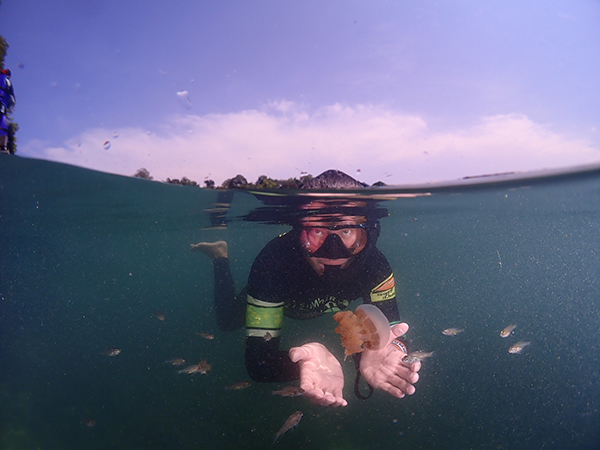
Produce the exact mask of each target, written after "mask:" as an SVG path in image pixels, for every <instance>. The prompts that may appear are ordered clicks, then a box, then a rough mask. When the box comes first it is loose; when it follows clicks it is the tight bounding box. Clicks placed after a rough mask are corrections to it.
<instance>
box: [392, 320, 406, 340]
mask: <svg viewBox="0 0 600 450" xmlns="http://www.w3.org/2000/svg"><path fill="white" fill-rule="evenodd" d="M407 331H408V324H407V323H397V324H396V325H394V326H393V327H392V328H390V335H391V336H392V338H394V337H396V336H402V335H403V334H406V332H407Z"/></svg>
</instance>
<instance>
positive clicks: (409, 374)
mask: <svg viewBox="0 0 600 450" xmlns="http://www.w3.org/2000/svg"><path fill="white" fill-rule="evenodd" d="M416 364H418V363H415V365H416ZM395 374H396V376H398V377H399V378H401V379H403V380H405V381H406V382H408V383H410V384H415V383H416V382H417V381H419V374H418V373H417V371H416V370H413V368H412V367H407V366H405V365H401V366H399V367H398V369H396V372H395Z"/></svg>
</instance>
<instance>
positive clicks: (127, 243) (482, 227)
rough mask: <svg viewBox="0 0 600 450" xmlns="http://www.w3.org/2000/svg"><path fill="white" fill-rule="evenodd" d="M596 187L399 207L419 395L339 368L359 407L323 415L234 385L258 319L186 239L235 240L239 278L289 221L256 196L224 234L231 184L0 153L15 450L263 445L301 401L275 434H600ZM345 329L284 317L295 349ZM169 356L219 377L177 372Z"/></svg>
mask: <svg viewBox="0 0 600 450" xmlns="http://www.w3.org/2000/svg"><path fill="white" fill-rule="evenodd" d="M599 193H600V175H598V174H591V175H590V174H587V175H582V176H574V177H570V178H559V179H556V180H546V181H544V182H527V181H522V182H520V183H517V184H513V185H499V186H496V187H481V188H469V189H457V190H452V189H449V190H443V189H442V190H438V191H435V192H434V193H433V195H431V196H426V197H417V198H400V199H397V200H393V201H387V202H384V205H383V206H385V207H386V208H388V210H389V213H390V215H389V217H387V218H384V219H382V220H381V225H382V232H381V236H380V238H379V243H378V246H379V248H380V249H381V250H382V251H383V252H384V254H385V255H386V256H387V257H388V259H389V261H390V263H391V264H392V267H393V268H394V272H395V274H396V280H397V288H398V301H399V307H400V312H401V315H402V317H403V319H404V320H405V321H406V322H407V323H409V324H410V326H411V329H410V330H409V333H408V336H409V338H410V339H411V340H412V344H411V345H412V346H413V347H412V348H413V349H423V350H427V351H435V357H434V358H431V359H428V360H426V361H425V362H424V364H423V368H422V369H421V372H420V375H421V379H420V380H419V382H418V383H417V385H416V387H417V392H416V393H415V395H413V396H411V397H407V398H404V399H402V400H398V399H394V398H392V397H390V396H388V395H386V394H383V393H378V392H376V393H375V394H374V395H373V397H371V398H370V399H369V400H367V401H362V400H359V399H357V398H356V397H354V394H353V393H352V382H353V380H354V367H353V364H352V363H351V362H350V361H348V362H346V363H343V367H344V371H345V375H346V386H347V387H346V389H345V391H344V394H345V398H346V399H347V400H348V402H349V405H348V406H347V407H346V408H341V409H327V408H323V407H317V406H313V405H311V404H310V402H308V401H307V400H306V399H304V398H302V397H299V398H281V397H276V396H273V395H272V394H271V391H272V390H274V389H276V388H279V387H281V385H271V384H262V385H261V384H256V383H254V384H252V385H251V386H250V387H249V388H247V389H244V390H227V389H225V387H226V386H229V385H231V384H233V383H235V382H238V381H242V380H246V379H248V377H247V375H246V372H245V368H244V361H243V354H244V332H243V330H240V331H237V332H232V333H224V332H220V331H219V330H218V329H217V325H216V320H215V315H214V309H213V304H212V288H213V280H212V263H211V261H210V260H209V259H208V258H206V257H205V256H204V255H201V254H197V253H192V252H191V251H190V249H189V244H190V243H195V242H199V241H211V240H219V239H225V240H227V241H228V243H229V245H230V257H231V267H232V271H233V274H234V277H235V279H236V283H237V285H238V289H240V288H241V287H242V286H243V285H244V283H245V279H246V277H247V275H248V272H249V269H250V265H251V264H252V261H253V259H254V257H255V256H256V255H257V254H258V252H259V251H260V250H261V248H262V247H263V246H264V245H265V244H266V243H267V242H268V241H269V240H270V239H272V238H273V237H274V236H276V235H277V234H279V233H281V232H283V231H285V230H286V229H287V228H286V227H284V226H274V225H264V224H258V223H249V222H245V221H242V220H239V219H236V218H237V217H239V216H240V215H243V214H246V213H248V212H249V211H250V210H252V209H253V208H256V207H259V206H261V203H260V202H259V201H258V200H257V199H256V198H255V197H253V196H252V195H250V194H247V193H241V192H236V193H235V194H234V196H233V201H232V204H231V208H230V209H229V211H228V213H227V217H228V219H229V220H230V222H229V223H228V226H227V229H226V230H214V229H213V230H209V229H206V228H208V227H210V226H211V223H210V220H209V213H208V212H207V211H205V210H207V209H210V208H213V207H214V204H215V202H217V201H218V197H217V196H218V193H217V192H216V191H211V190H205V189H198V188H191V187H181V186H173V185H166V184H161V183H154V182H149V181H145V180H138V179H133V178H124V177H119V176H113V175H107V174H102V173H97V172H93V171H89V170H84V169H79V168H74V167H70V166H65V165H59V164H54V163H48V162H43V161H36V160H27V159H23V158H18V157H9V156H6V157H5V156H4V155H0V449H2V450H3V449H11V450H12V449H15V450H16V449H35V448H40V449H81V448H85V449H197V448H203V449H223V448H236V449H262V448H267V447H270V446H271V444H272V441H273V436H274V434H275V432H276V431H277V430H278V429H279V428H280V426H281V425H282V424H283V422H284V421H285V419H286V418H287V417H288V416H289V415H290V414H291V413H292V412H294V411H296V410H301V411H303V412H304V418H303V419H302V422H301V423H300V425H299V427H298V428H297V429H295V430H293V431H290V432H288V433H287V434H285V435H284V436H283V437H282V438H281V439H280V441H279V443H278V444H276V446H278V447H280V448H289V449H308V448H310V449H366V448H369V449H386V450H388V449H392V448H394V449H431V448H443V449H444V450H451V449H469V448H472V449H511V450H514V449H559V448H560V449H564V448H569V449H597V448H600V289H599V282H600V264H599V262H600V261H599V254H600V202H599V199H600V197H599ZM355 306H356V305H353V306H352V308H353V309H354V307H355ZM157 312H161V313H163V314H164V315H165V320H164V321H161V320H159V319H158V318H157V317H156V313H157ZM512 323H516V324H517V328H516V329H515V331H514V333H513V334H512V335H511V336H510V337H508V338H506V339H502V338H501V337H500V336H499V333H500V330H502V329H503V328H504V327H505V326H507V325H509V324H512ZM335 326H336V323H335V322H334V321H333V319H332V318H331V317H330V316H326V317H321V318H319V319H315V320H311V321H301V322H298V321H291V320H289V321H288V320H287V319H286V324H285V325H284V328H285V337H284V342H283V345H284V346H285V348H289V347H290V346H292V345H297V344H302V343H305V342H308V341H311V340H319V341H321V342H324V343H326V344H327V345H328V346H329V347H330V348H331V349H332V350H333V351H335V352H336V354H337V355H340V356H342V357H343V349H342V347H341V346H340V344H339V336H338V335H335V333H334V331H333V330H334V329H335ZM449 327H457V328H464V329H465V331H464V332H463V333H461V334H459V335H457V336H444V335H442V333H441V332H442V330H443V329H445V328H449ZM196 332H210V333H213V334H214V335H215V339H214V340H206V339H203V338H202V337H200V336H198V335H197V334H196ZM520 340H523V341H530V342H531V345H530V346H528V347H526V348H525V350H524V351H523V353H522V354H519V355H513V354H509V353H508V348H509V347H510V345H512V344H514V343H515V342H517V341H520ZM110 347H118V348H121V349H122V352H121V354H120V355H118V356H115V357H108V356H105V355H103V354H102V352H103V351H104V350H106V349H107V348H110ZM174 357H182V358H185V359H186V360H188V361H191V362H197V361H200V360H201V359H207V360H208V361H209V362H211V363H213V364H214V365H213V369H212V370H211V371H210V372H209V373H208V374H207V375H199V374H196V375H193V376H189V375H179V374H177V369H178V368H177V367H173V366H170V365H168V364H165V362H164V361H165V360H167V359H170V358H174ZM341 359H342V358H341ZM89 420H93V421H94V423H95V424H94V426H87V425H86V421H89Z"/></svg>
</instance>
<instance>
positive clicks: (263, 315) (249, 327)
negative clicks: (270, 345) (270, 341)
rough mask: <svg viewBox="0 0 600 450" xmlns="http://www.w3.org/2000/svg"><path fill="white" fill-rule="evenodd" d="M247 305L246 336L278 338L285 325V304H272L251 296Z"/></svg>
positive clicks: (248, 297)
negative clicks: (268, 335) (283, 324)
mask: <svg viewBox="0 0 600 450" xmlns="http://www.w3.org/2000/svg"><path fill="white" fill-rule="evenodd" d="M246 301H247V303H246V336H258V337H265V336H266V334H267V333H269V334H270V335H271V337H277V336H279V335H280V333H281V325H282V323H283V302H280V303H270V302H265V301H262V300H258V299H256V298H254V297H252V296H250V295H248V296H247V300H246Z"/></svg>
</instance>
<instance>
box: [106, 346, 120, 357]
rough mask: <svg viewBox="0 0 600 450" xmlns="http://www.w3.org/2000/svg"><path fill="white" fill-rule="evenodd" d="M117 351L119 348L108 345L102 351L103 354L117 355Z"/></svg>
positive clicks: (118, 351)
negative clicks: (108, 346)
mask: <svg viewBox="0 0 600 450" xmlns="http://www.w3.org/2000/svg"><path fill="white" fill-rule="evenodd" d="M119 353H121V349H120V348H117V347H110V348H107V349H106V350H104V351H103V352H102V354H103V355H104V356H117V355H118V354H119Z"/></svg>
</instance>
